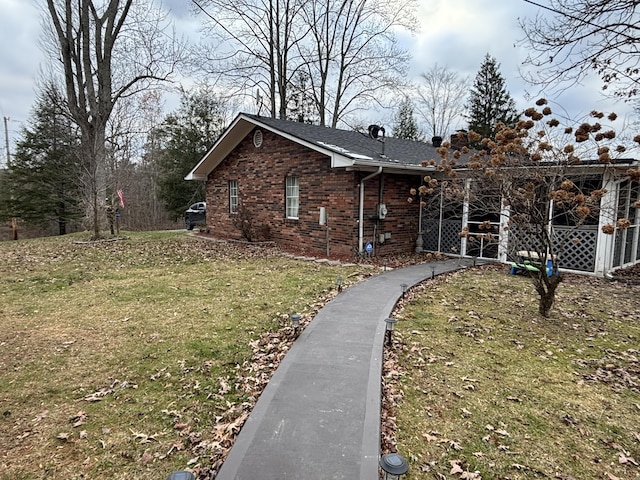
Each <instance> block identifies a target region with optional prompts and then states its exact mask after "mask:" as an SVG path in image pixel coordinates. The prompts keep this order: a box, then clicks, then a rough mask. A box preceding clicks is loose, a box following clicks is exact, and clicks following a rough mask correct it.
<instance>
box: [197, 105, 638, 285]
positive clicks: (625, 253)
mask: <svg viewBox="0 0 640 480" xmlns="http://www.w3.org/2000/svg"><path fill="white" fill-rule="evenodd" d="M457 138H458V137H457V136H456V135H453V136H452V137H451V144H452V146H453V147H454V149H455V148H459V147H460V145H456V141H457V140H456V139H457ZM437 145H438V144H437V143H436V146H437ZM438 157H439V156H438V154H437V152H436V148H435V147H434V145H432V144H430V143H424V142H416V141H410V140H403V139H397V138H388V137H385V135H384V130H383V129H381V127H377V126H371V127H369V133H368V134H367V133H361V132H356V131H347V130H339V129H334V128H328V127H322V126H317V125H307V124H304V123H297V122H291V121H286V120H278V119H273V118H267V117H260V116H258V115H249V114H240V115H238V116H237V117H236V118H235V119H234V120H233V122H232V123H231V125H230V126H229V127H228V128H227V129H226V130H225V132H224V133H223V134H222V136H221V137H220V138H219V139H218V140H217V141H216V143H215V144H214V145H213V147H212V148H211V149H210V150H209V151H208V152H207V153H206V154H205V155H204V157H203V158H202V160H201V161H200V162H199V163H198V164H197V165H196V166H195V167H194V169H193V170H192V171H191V172H190V173H189V174H188V175H187V177H186V179H187V180H203V181H206V201H207V227H208V228H209V229H210V230H211V232H212V233H214V234H215V235H216V236H218V237H221V238H236V239H239V238H242V232H241V230H240V228H238V226H237V225H238V221H237V220H238V219H241V218H245V217H251V218H252V220H253V226H254V236H257V237H261V238H262V239H267V238H268V239H270V240H273V241H275V242H276V243H277V244H278V245H279V246H280V247H281V248H283V249H284V250H288V251H292V252H299V253H304V254H307V255H313V256H320V257H328V258H340V259H351V258H353V257H354V256H355V255H365V254H369V253H371V254H375V255H378V256H384V255H390V254H397V253H409V252H413V251H422V249H424V250H426V251H440V252H443V253H447V254H449V255H460V256H466V257H479V258H484V259H491V260H496V261H499V262H503V263H508V262H510V261H512V260H514V259H515V258H514V252H517V251H518V250H523V249H529V248H531V246H530V245H528V244H527V242H528V240H527V239H526V238H518V236H517V235H515V234H514V233H513V232H511V231H510V228H509V217H508V212H504V211H495V212H488V211H482V212H478V214H479V216H478V214H476V213H475V212H474V207H473V205H471V204H469V202H468V200H466V199H465V200H464V201H463V202H460V204H459V205H457V206H455V208H454V209H453V211H454V215H453V216H448V215H449V213H450V212H451V211H449V213H447V209H446V208H443V203H442V201H441V202H440V206H439V207H438V206H437V205H432V206H431V207H425V209H423V211H422V212H420V211H419V205H418V202H415V203H413V204H411V203H408V202H407V198H408V197H409V192H410V190H411V189H412V188H415V187H416V186H418V185H420V183H421V179H422V177H424V176H425V175H430V176H433V177H439V178H441V179H442V178H446V177H444V176H443V173H442V172H439V171H438V169H436V168H435V167H433V166H426V167H425V166H422V162H423V161H425V160H426V161H429V160H432V159H437V158H438ZM628 168H639V162H638V161H637V160H635V159H626V160H621V161H619V162H616V163H614V164H612V165H600V164H598V162H595V163H585V164H582V165H576V166H571V167H569V168H568V170H567V175H568V176H569V177H570V176H571V175H572V174H574V173H575V175H576V176H579V177H583V178H589V179H591V181H592V182H593V183H594V184H597V185H599V186H601V187H603V188H605V189H606V191H607V194H606V195H605V197H604V198H602V200H601V210H600V214H599V216H598V218H595V219H594V222H592V223H590V224H585V225H583V226H581V227H580V228H579V229H573V228H570V229H569V230H570V231H571V235H572V236H573V238H574V239H575V240H576V242H575V243H573V242H571V243H569V245H568V246H567V248H566V249H565V250H566V251H565V252H564V255H563V256H562V258H561V259H560V260H559V267H560V268H561V269H563V270H565V271H573V272H583V273H591V274H595V275H607V274H609V273H610V272H611V271H613V270H615V269H616V268H621V267H625V266H629V265H633V264H635V263H638V262H640V210H639V209H638V208H637V207H636V205H637V203H638V202H640V183H639V182H638V181H631V180H629V179H627V178H625V177H626V175H625V171H626V170H627V169H628ZM456 171H457V173H458V174H459V177H460V178H466V179H467V180H466V181H467V187H466V188H467V189H468V188H471V187H472V185H473V184H474V182H475V180H474V177H475V175H476V174H475V173H474V172H473V170H472V169H469V168H466V162H465V161H464V158H463V159H461V161H460V162H459V163H458V166H457V167H456ZM585 175H586V177H585ZM480 188H482V187H481V186H480ZM455 212H457V213H455ZM616 215H618V216H625V215H626V216H627V217H628V219H629V220H630V222H631V225H630V227H629V228H626V229H624V230H617V231H616V232H615V235H607V234H604V233H603V231H602V230H603V226H604V225H607V224H611V223H615V217H616ZM487 220H490V221H491V223H492V225H493V226H494V227H495V231H496V232H497V233H496V234H495V238H494V239H493V240H492V241H490V242H489V243H487V244H486V245H483V243H482V238H483V237H484V236H485V235H484V234H483V232H480V231H476V230H477V228H476V227H478V225H477V224H479V223H484V221H487ZM420 222H422V228H419V223H420ZM548 228H549V231H550V232H552V234H553V235H554V236H556V235H558V236H562V235H563V232H564V230H567V228H566V227H565V226H563V225H562V224H558V223H557V222H556V221H555V220H553V219H552V220H550V223H549V226H548ZM464 230H467V231H468V232H469V234H468V235H467V236H464V237H463V236H461V235H460V232H461V231H464ZM418 232H421V233H422V235H420V239H418V237H419V235H418ZM474 235H476V236H477V237H478V238H479V239H480V240H479V241H476V242H475V243H470V240H472V239H473V237H474Z"/></svg>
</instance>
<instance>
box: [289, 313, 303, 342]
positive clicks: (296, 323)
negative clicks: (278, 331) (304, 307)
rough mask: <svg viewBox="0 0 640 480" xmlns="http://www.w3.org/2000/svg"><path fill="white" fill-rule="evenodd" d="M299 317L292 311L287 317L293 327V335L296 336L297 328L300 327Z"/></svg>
mask: <svg viewBox="0 0 640 480" xmlns="http://www.w3.org/2000/svg"><path fill="white" fill-rule="evenodd" d="M301 318H302V317H301V316H300V315H299V314H297V313H294V314H293V315H291V316H290V317H289V320H290V321H291V327H293V334H294V335H295V337H296V338H297V337H298V329H299V328H300V319H301Z"/></svg>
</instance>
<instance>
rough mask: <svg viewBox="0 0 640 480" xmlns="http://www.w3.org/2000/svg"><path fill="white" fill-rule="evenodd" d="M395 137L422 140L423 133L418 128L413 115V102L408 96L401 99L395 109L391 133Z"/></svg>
mask: <svg viewBox="0 0 640 480" xmlns="http://www.w3.org/2000/svg"><path fill="white" fill-rule="evenodd" d="M392 135H393V136H394V137H395V138H404V139H406V140H422V138H423V135H422V132H421V131H420V129H419V128H418V123H417V122H416V119H415V117H414V116H413V103H411V100H409V98H408V97H405V99H404V100H403V101H402V103H401V104H400V105H399V106H398V110H397V111H396V115H395V119H394V125H393V133H392Z"/></svg>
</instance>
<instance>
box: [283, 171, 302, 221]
mask: <svg viewBox="0 0 640 480" xmlns="http://www.w3.org/2000/svg"><path fill="white" fill-rule="evenodd" d="M286 185H287V187H286V192H285V194H286V210H287V212H286V214H287V218H294V219H297V218H298V208H299V205H300V199H299V197H300V187H299V183H298V177H287V183H286Z"/></svg>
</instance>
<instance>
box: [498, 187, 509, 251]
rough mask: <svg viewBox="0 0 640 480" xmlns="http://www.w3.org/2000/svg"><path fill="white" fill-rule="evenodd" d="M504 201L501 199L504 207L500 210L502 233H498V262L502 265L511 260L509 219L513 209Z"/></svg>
mask: <svg viewBox="0 0 640 480" xmlns="http://www.w3.org/2000/svg"><path fill="white" fill-rule="evenodd" d="M504 200H505V199H504V197H502V198H500V202H501V204H502V206H501V208H500V231H499V232H498V261H499V262H502V263H506V262H507V261H508V260H509V259H508V253H509V218H510V215H511V208H510V206H509V205H507V204H506V202H505V201H504Z"/></svg>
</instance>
